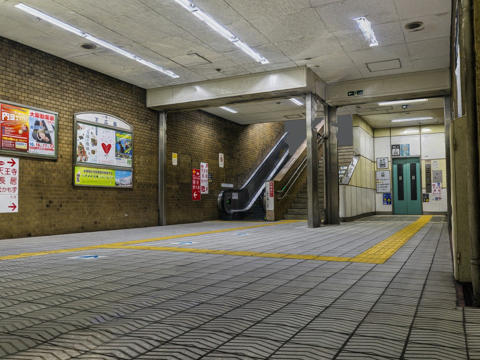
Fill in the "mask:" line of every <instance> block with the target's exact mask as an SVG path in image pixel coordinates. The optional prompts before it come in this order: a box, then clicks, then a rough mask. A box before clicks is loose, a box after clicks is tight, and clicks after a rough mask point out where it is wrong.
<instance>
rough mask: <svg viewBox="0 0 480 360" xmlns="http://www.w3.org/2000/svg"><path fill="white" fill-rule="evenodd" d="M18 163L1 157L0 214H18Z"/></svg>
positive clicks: (14, 159) (15, 159) (16, 159)
mask: <svg viewBox="0 0 480 360" xmlns="http://www.w3.org/2000/svg"><path fill="white" fill-rule="evenodd" d="M18 161H19V160H18V158H11V157H2V156H0V213H11V212H18V184H19V180H18V179H19V175H20V174H19V168H18Z"/></svg>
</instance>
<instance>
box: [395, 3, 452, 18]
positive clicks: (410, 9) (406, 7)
mask: <svg viewBox="0 0 480 360" xmlns="http://www.w3.org/2000/svg"><path fill="white" fill-rule="evenodd" d="M395 7H396V9H397V13H398V15H399V17H400V19H410V18H414V17H419V16H425V15H431V14H445V13H449V12H450V10H451V8H452V2H451V0H428V1H425V0H423V1H422V0H395Z"/></svg>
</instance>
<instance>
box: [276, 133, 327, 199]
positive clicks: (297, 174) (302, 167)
mask: <svg viewBox="0 0 480 360" xmlns="http://www.w3.org/2000/svg"><path fill="white" fill-rule="evenodd" d="M317 136H319V137H320V140H319V141H318V148H319V147H320V146H322V144H323V140H324V139H325V137H324V136H323V134H318V135H317ZM306 162H307V156H306V155H305V158H304V159H303V160H302V162H301V163H300V165H299V166H298V167H297V169H296V170H295V172H294V173H293V174H292V176H291V177H290V179H288V181H287V183H286V184H285V186H284V187H283V189H282V190H278V191H277V192H278V193H280V194H281V193H282V192H284V191H285V189H286V188H287V186H288V185H289V184H290V186H288V188H287V190H286V191H285V193H284V194H283V195H282V196H281V197H277V200H283V199H284V198H285V196H287V194H288V192H289V191H290V189H291V188H292V186H293V185H294V184H295V182H296V181H297V180H298V178H299V177H300V174H301V173H302V172H303V170H305V168H306V167H307V164H306ZM292 179H293V181H292Z"/></svg>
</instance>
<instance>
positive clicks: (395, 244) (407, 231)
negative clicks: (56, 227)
mask: <svg viewBox="0 0 480 360" xmlns="http://www.w3.org/2000/svg"><path fill="white" fill-rule="evenodd" d="M431 219H432V216H430V215H426V216H422V217H420V218H419V219H418V220H417V221H415V222H414V223H412V224H410V225H408V226H406V227H405V228H403V229H402V230H400V231H398V232H396V233H395V234H393V235H391V236H389V237H388V238H386V239H385V240H383V241H381V242H380V243H378V244H376V245H374V246H372V247H371V248H370V249H368V250H366V251H364V252H363V253H361V254H359V255H357V256H355V257H353V258H349V257H334V256H320V255H305V254H281V253H264V252H255V251H227V250H210V249H192V248H184V247H169V246H129V245H135V244H141V243H147V242H153V241H160V240H172V239H179V238H185V237H192V236H200V235H208V234H217V233H223V232H228V231H238V230H245V229H252V228H258V227H265V226H274V225H283V224H288V223H294V222H297V221H296V220H285V221H282V222H278V223H269V224H261V225H252V226H243V227H236V228H230V229H221V230H212V231H203V232H198V233H190V234H181V235H172V236H164V237H159V238H154V239H143V240H132V241H124V242H117V243H111V244H105V245H94V246H85V247H79V248H72V249H60V250H50V251H43V252H36V253H22V254H16V255H6V256H0V260H13V259H20V258H26V257H32V256H41V255H50V254H61V253H68V252H77V251H88V250H94V249H130V250H150V251H171V252H184V253H198V254H215V255H233V256H254V257H268V258H282V259H299V260H320V261H338V262H360V263H369V264H383V263H385V261H387V260H388V259H389V258H390V257H391V256H392V255H393V254H395V253H396V252H397V251H398V249H400V248H401V247H402V246H403V245H404V244H405V243H406V242H407V241H408V240H410V239H411V238H412V237H413V236H414V235H415V234H416V233H417V232H418V231H419V230H420V229H421V228H422V227H424V226H425V225H426V224H427V223H428V222H429V221H430V220H431Z"/></svg>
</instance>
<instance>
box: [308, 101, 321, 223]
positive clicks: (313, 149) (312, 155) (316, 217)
mask: <svg viewBox="0 0 480 360" xmlns="http://www.w3.org/2000/svg"><path fill="white" fill-rule="evenodd" d="M305 98H306V102H305V106H306V123H307V124H306V125H307V207H308V217H307V224H308V227H309V228H317V227H319V226H321V219H320V209H319V206H318V145H317V131H316V129H315V128H314V126H313V125H314V122H315V118H316V117H317V101H316V99H315V98H314V95H313V94H312V93H309V94H306V96H305Z"/></svg>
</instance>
